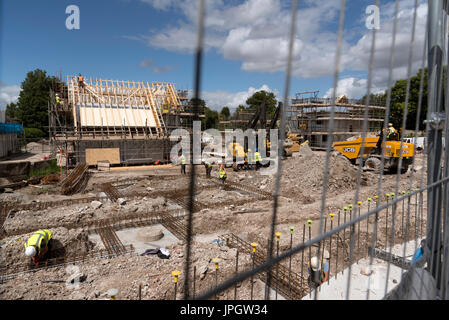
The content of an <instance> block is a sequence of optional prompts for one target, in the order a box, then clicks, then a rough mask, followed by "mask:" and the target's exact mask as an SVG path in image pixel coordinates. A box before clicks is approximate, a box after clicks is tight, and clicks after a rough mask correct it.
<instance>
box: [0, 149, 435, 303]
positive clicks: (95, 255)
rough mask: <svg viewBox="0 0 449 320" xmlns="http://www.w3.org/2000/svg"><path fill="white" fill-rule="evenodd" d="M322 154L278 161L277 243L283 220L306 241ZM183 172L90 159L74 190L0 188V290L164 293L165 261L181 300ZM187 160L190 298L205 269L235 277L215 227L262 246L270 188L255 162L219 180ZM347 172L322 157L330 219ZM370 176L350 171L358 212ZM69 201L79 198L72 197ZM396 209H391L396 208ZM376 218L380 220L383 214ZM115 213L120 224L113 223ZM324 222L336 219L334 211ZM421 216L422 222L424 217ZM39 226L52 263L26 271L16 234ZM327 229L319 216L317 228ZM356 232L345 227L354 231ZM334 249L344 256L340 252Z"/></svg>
mask: <svg viewBox="0 0 449 320" xmlns="http://www.w3.org/2000/svg"><path fill="white" fill-rule="evenodd" d="M325 155H326V153H325V152H319V151H315V152H313V153H308V154H301V153H295V154H294V155H293V157H289V158H287V159H286V160H283V161H282V179H281V184H280V185H281V187H280V195H281V196H280V199H279V207H278V210H277V221H276V231H279V232H281V239H280V245H279V248H280V252H282V251H285V250H288V249H289V248H290V233H289V227H290V226H293V227H295V229H294V234H293V245H298V244H300V243H302V241H303V239H304V238H305V239H306V240H307V239H308V238H309V234H308V231H307V230H306V234H305V235H304V234H303V230H304V225H305V224H306V223H307V220H309V219H311V220H313V223H312V228H311V237H314V236H316V235H317V234H318V233H319V219H320V215H321V197H322V192H323V168H324V164H325ZM423 156H424V155H423V154H418V155H417V156H416V157H415V167H414V170H412V169H409V170H408V172H407V173H405V174H403V175H401V179H400V184H399V191H402V190H405V191H407V190H413V189H414V188H417V187H419V184H420V179H421V176H422V170H424V179H425V178H426V173H425V168H423V167H422V166H423V165H424V161H423ZM187 169H188V170H187V175H181V174H180V167H179V166H164V167H161V168H156V169H155V168H151V169H148V170H145V169H144V170H142V169H141V168H140V169H139V168H134V169H133V167H129V168H127V169H122V170H111V171H109V172H99V171H97V170H95V169H92V168H91V169H90V170H89V179H88V182H87V185H86V186H85V187H84V190H83V191H82V192H79V193H75V194H73V195H70V196H69V195H62V194H61V187H60V186H59V185H57V184H52V185H36V186H33V185H29V186H27V187H24V188H21V189H18V190H14V191H13V192H7V193H2V194H0V203H2V205H3V206H4V205H6V204H7V205H9V206H12V207H13V208H18V209H17V210H13V211H12V212H11V213H10V215H9V216H8V217H7V218H6V217H4V219H5V221H4V225H3V228H4V230H5V232H6V234H4V235H3V236H2V239H1V240H0V241H1V242H0V245H1V248H0V257H1V258H0V267H1V268H2V269H1V270H2V276H3V278H2V281H3V283H2V285H1V286H0V299H5V300H7V299H13V300H15V299H89V300H91V299H92V300H94V299H108V296H107V291H108V290H109V289H112V288H116V289H118V290H119V293H118V295H117V297H116V298H117V299H127V300H128V299H129V300H135V299H138V297H139V286H140V288H141V298H142V299H157V300H165V299H173V298H174V284H173V276H172V274H171V273H172V271H174V270H180V271H181V275H180V281H179V285H178V288H177V294H178V298H182V295H183V293H184V287H183V282H184V263H185V254H186V246H185V239H183V236H182V235H183V234H185V226H186V220H187V218H186V214H187V210H186V208H187V207H188V206H187V205H188V202H187V200H186V196H187V195H188V188H189V178H190V175H189V171H190V167H189V166H188V168H187ZM196 169H197V170H196V173H197V179H196V181H197V184H196V190H197V193H196V194H195V213H194V219H193V234H194V241H193V243H192V247H191V252H192V258H191V265H192V271H191V273H190V276H191V277H192V281H191V285H192V288H190V290H189V291H190V293H191V294H192V293H194V294H196V295H199V294H200V293H202V292H205V291H207V290H209V289H211V288H213V287H214V286H215V285H216V276H217V277H218V282H221V281H223V280H225V279H229V278H230V277H232V276H233V275H235V272H236V254H237V248H235V247H234V246H228V245H227V244H226V242H225V241H223V235H229V234H234V235H235V236H237V237H238V238H240V239H242V240H243V241H245V242H247V243H251V242H255V243H258V244H259V246H258V248H257V250H260V252H262V253H263V254H265V253H264V252H265V251H264V250H265V249H266V247H267V241H268V239H269V235H270V231H271V217H272V212H273V207H272V206H273V200H272V197H271V196H270V195H271V194H272V192H273V188H274V184H275V176H269V175H263V174H261V171H238V172H235V171H233V170H232V169H231V168H228V169H227V177H228V178H227V181H226V184H225V186H223V185H221V183H220V181H219V180H218V179H217V176H218V173H217V167H216V166H214V168H213V172H212V178H210V179H208V178H206V176H205V169H204V167H203V166H197V167H196ZM357 173H358V168H357V167H355V166H353V165H351V164H350V163H349V162H348V160H346V159H344V158H342V157H339V156H336V155H331V159H330V162H329V177H328V189H327V195H326V207H325V212H326V214H329V213H336V214H337V213H338V212H340V213H341V219H342V221H341V222H343V212H342V208H343V206H346V205H348V204H350V203H353V204H354V201H355V199H354V196H355V188H356V186H357ZM411 176H412V179H410V177H411ZM108 183H109V184H111V185H112V186H113V187H114V188H115V190H116V191H118V193H119V194H120V196H121V197H120V199H111V197H110V196H109V195H108V194H107V193H105V192H104V190H105V189H104V188H105V187H104V185H105V184H108ZM378 183H379V175H378V174H374V173H372V172H363V173H362V175H361V180H360V191H359V195H358V196H359V200H360V201H363V205H362V208H363V209H362V210H363V211H366V210H367V198H368V197H374V196H375V195H376V194H377V191H378ZM245 187H247V188H245ZM395 187H396V175H394V174H386V175H384V176H383V180H382V190H381V194H385V193H388V192H395ZM257 190H258V192H256V191H257ZM66 199H67V200H68V202H67V204H66V205H64V206H59V205H48V207H45V208H43V209H33V206H36V208H37V207H38V205H39V204H42V203H50V202H55V201H60V200H66ZM77 199H78V200H79V199H87V200H85V201H84V202H83V200H79V201H77ZM423 199H424V203H423V208H424V212H422V217H423V218H425V217H426V207H427V205H426V197H425V196H424V197H423ZM72 200H73V201H72ZM70 201H72V202H70ZM26 204H31V208H32V209H26V208H25V207H23V206H24V205H26ZM373 205H374V203H371V206H373ZM21 206H22V207H21ZM24 208H25V209H24ZM415 209H416V207H412V209H410V212H411V218H410V228H409V229H410V230H419V229H420V228H423V230H425V225H424V226H417V225H416V221H417V220H416V217H415V216H413V214H415V215H416V210H415ZM398 213H399V215H400V214H401V213H403V212H402V207H401V206H400V205H398ZM167 214H169V215H170V216H172V217H177V218H174V220H170V221H171V222H170V224H169V225H167V223H164V222H163V221H165V220H164V218H163V217H164V215H167ZM150 217H154V221H153V220H152V221H149V220H148V219H149V218H150ZM326 218H328V217H327V216H326ZM388 218H389V219H390V220H391V212H390V216H389V217H388ZM145 219H146V220H145ZM157 219H159V220H157ZM126 221H128V222H129V224H127V225H123V223H124V222H126ZM333 223H336V220H334V222H333ZM423 223H424V224H425V221H424V222H423ZM389 225H390V224H389V223H387V224H386V222H385V215H383V214H380V215H379V221H378V224H377V230H376V231H377V235H378V237H377V241H376V246H377V247H379V248H384V247H385V244H386V243H385V241H386V239H385V231H386V230H385V228H386V226H389ZM395 225H396V226H397V228H398V229H395V233H394V242H395V243H401V242H403V241H404V240H405V239H407V240H410V239H412V238H413V236H414V235H413V234H404V229H403V228H401V224H400V223H397V224H395ZM334 226H335V224H334ZM418 227H420V228H418ZM40 228H49V229H50V230H51V231H52V233H53V237H54V244H53V246H54V247H55V250H54V251H53V252H52V253H51V254H52V255H51V256H50V258H53V259H59V260H57V261H58V263H57V264H56V265H55V266H54V267H51V268H50V267H49V266H47V267H46V268H42V266H41V268H39V269H37V270H32V268H31V267H27V265H29V264H30V261H29V258H28V257H26V256H25V254H24V241H25V240H26V239H27V238H28V237H29V236H30V234H31V233H32V232H33V231H35V230H37V229H40ZM170 228H174V229H170ZM183 228H184V229H183ZM329 228H330V220H329V219H328V220H327V230H329ZM388 228H389V227H388ZM366 230H367V231H368V232H366ZM373 230H374V219H370V221H369V224H368V225H366V221H364V222H363V223H361V224H360V236H359V238H358V240H359V242H358V243H357V240H356V245H355V247H354V253H353V254H354V262H355V261H356V260H359V259H363V258H366V257H367V247H368V246H371V240H372V237H371V236H372V234H373ZM389 230H390V229H389ZM389 230H388V231H389ZM106 234H108V235H109V236H106ZM111 234H112V236H111ZM358 234H359V233H358V230H357V233H356V236H358ZM220 236H221V237H220ZM343 236H344V238H345V242H344V244H341V245H340V255H339V256H338V259H339V266H337V267H336V268H334V267H333V265H332V267H331V276H333V275H335V273H336V272H340V274H341V271H342V270H343V269H345V268H347V263H348V261H349V258H348V250H349V247H348V243H349V242H348V239H349V230H347V231H346V233H345V234H344V235H343V233H340V234H339V237H340V240H337V238H336V237H335V238H334V240H333V241H335V242H337V241H340V242H341V241H342V240H341V238H342V237H343ZM111 237H116V238H114V239H116V242H115V243H116V244H118V245H119V247H120V248H121V249H120V250H118V249H117V248H116V247H114V248H112V249H111V248H110V247H109V248H108V245H107V244H106V243H105V241H111V240H110V239H111ZM104 239H106V240H104ZM117 239H118V240H117ZM328 245H329V244H326V243H325V247H326V249H328V250H329V251H330V254H331V257H332V259H334V261H335V259H337V258H336V255H337V253H336V246H335V243H334V246H333V247H332V248H330V247H328ZM111 246H112V245H111ZM114 246H115V244H114ZM154 248H165V249H167V250H168V251H169V252H170V257H169V258H168V259H163V258H161V257H160V256H158V255H156V254H151V255H141V254H142V253H144V252H145V250H147V249H154ZM111 250H112V251H111ZM312 250H313V251H314V250H316V248H315V247H314V248H312ZM238 251H239V255H238V270H239V271H242V270H244V269H248V268H251V266H252V259H251V255H250V250H245V249H244V248H243V247H241V248H239V250H238ZM343 251H345V252H346V253H345V254H342V252H343ZM304 254H305V256H302V255H301V253H298V254H296V255H294V256H293V258H292V271H293V272H295V273H297V274H300V275H301V277H302V279H303V280H304V287H305V289H308V288H307V284H306V280H305V279H306V278H307V274H306V272H307V271H306V270H307V269H306V268H307V261H306V260H307V257H308V256H309V250H308V249H306V250H305V251H304ZM311 254H313V252H312V253H311ZM80 257H82V261H81V262H80V260H79V259H81V258H80ZM214 258H218V259H219V269H218V272H217V274H216V271H215V267H214V262H213V261H212V259H214ZM72 260H73V261H75V260H76V262H77V263H76V264H75V267H73V266H72V264H71V263H70V262H71V261H72ZM55 261H56V260H55ZM62 262H65V264H63V263H62ZM282 265H284V266H285V267H287V268H288V266H289V260H288V259H287V260H286V261H284V262H283V263H282ZM193 268H195V270H194V269H193ZM336 269H338V270H336ZM194 273H195V280H194V281H193V275H194ZM74 275H76V277H75V280H74V281H72V282H71V281H70V279H72V278H73V276H74ZM71 277H72V278H71ZM264 277H265V274H261V275H260V278H259V277H254V279H253V281H254V286H253V298H254V299H263V298H264V293H265V292H264V290H265V288H264V286H265V283H264V282H263V281H261V280H263V279H264ZM68 279H69V281H68ZM78 280H79V281H78ZM193 284H194V285H195V288H193ZM251 287H252V286H251V280H250V279H248V280H245V281H244V282H243V283H240V284H238V286H237V291H235V288H230V289H228V290H226V291H224V292H222V293H220V294H218V296H217V297H216V299H220V300H221V299H234V298H235V297H237V299H243V300H244V299H250V297H251ZM235 292H237V296H235ZM281 298H283V297H282V295H281V293H279V299H281Z"/></svg>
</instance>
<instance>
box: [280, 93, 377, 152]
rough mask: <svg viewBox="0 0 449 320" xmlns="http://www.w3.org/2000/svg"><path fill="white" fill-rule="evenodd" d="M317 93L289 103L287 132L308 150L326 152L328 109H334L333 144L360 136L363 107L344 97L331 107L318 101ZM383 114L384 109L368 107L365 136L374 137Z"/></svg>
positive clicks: (329, 114) (327, 102)
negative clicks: (294, 134)
mask: <svg viewBox="0 0 449 320" xmlns="http://www.w3.org/2000/svg"><path fill="white" fill-rule="evenodd" d="M318 92H319V91H309V92H301V93H297V94H296V97H295V98H294V99H292V103H291V106H290V108H289V109H287V116H288V127H289V130H290V131H293V132H297V133H299V134H301V135H302V136H303V137H304V139H306V140H309V143H310V146H311V147H312V148H314V149H317V150H319V149H326V147H327V139H328V131H329V125H330V119H331V112H332V107H333V106H335V109H334V110H335V117H334V128H333V140H334V141H336V140H345V139H348V138H350V137H353V136H358V135H361V134H362V132H363V120H364V116H365V109H366V105H365V104H363V103H362V102H361V101H360V100H354V99H348V98H347V97H346V96H344V95H342V96H340V97H338V98H337V99H336V101H335V103H332V101H331V99H330V98H318V97H317V95H318ZM385 110H386V108H385V106H380V105H379V106H377V105H369V106H368V128H367V131H368V132H371V133H377V132H379V131H380V130H381V129H382V127H383V122H384V117H385Z"/></svg>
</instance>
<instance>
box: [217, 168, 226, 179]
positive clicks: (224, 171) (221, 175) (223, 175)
mask: <svg viewBox="0 0 449 320" xmlns="http://www.w3.org/2000/svg"><path fill="white" fill-rule="evenodd" d="M219 177H220V180H221V183H225V181H226V170H225V167H224V165H220V171H219Z"/></svg>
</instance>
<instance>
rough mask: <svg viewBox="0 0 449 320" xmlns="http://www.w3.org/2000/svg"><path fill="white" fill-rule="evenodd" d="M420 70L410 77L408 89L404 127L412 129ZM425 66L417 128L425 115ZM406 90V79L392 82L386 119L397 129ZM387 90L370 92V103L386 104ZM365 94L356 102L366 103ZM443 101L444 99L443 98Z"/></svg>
mask: <svg viewBox="0 0 449 320" xmlns="http://www.w3.org/2000/svg"><path fill="white" fill-rule="evenodd" d="M421 72H422V69H420V70H419V71H418V72H417V74H416V75H414V76H412V77H411V78H410V91H409V100H408V107H407V120H406V129H407V130H414V129H415V127H416V118H417V116H418V105H419V88H420V84H421ZM446 73H447V68H446V67H444V69H443V88H445V83H446ZM427 78H428V74H427V68H425V69H424V77H423V91H422V99H421V114H420V117H419V121H418V124H419V128H418V129H419V130H424V129H425V125H424V120H425V119H426V117H427ZM406 92H407V79H400V80H398V81H396V82H395V83H394V85H393V86H392V87H391V100H390V117H389V119H388V121H389V122H391V123H393V125H394V127H395V128H397V129H399V128H401V127H402V121H403V116H404V110H405V98H406ZM387 93H388V92H387V91H384V92H383V93H378V94H371V95H370V99H369V104H370V105H381V106H386V104H387V102H386V101H387ZM365 99H366V95H365V96H364V97H363V98H361V99H360V100H358V101H357V103H360V104H365V103H366V100H365ZM443 99H444V90H443ZM443 101H444V100H443Z"/></svg>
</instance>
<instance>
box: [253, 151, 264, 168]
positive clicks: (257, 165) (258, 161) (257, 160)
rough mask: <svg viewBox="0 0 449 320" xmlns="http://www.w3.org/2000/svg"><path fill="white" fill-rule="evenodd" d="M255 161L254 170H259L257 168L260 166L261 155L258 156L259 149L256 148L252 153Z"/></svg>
mask: <svg viewBox="0 0 449 320" xmlns="http://www.w3.org/2000/svg"><path fill="white" fill-rule="evenodd" d="M254 157H255V161H256V170H259V168H260V167H261V166H262V163H261V162H262V157H261V156H260V153H259V150H258V149H256V152H255V153H254Z"/></svg>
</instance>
